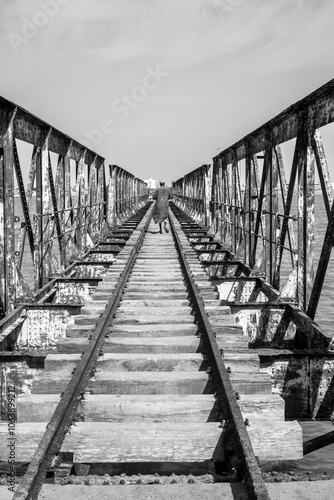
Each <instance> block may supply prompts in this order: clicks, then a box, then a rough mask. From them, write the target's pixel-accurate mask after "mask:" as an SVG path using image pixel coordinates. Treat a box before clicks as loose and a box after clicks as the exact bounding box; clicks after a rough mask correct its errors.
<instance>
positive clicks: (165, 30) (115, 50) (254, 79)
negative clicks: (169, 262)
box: [0, 0, 334, 183]
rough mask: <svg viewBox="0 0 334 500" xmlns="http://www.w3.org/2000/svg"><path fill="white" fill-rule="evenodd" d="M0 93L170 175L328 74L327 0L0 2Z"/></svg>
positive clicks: (149, 171) (129, 163)
mask: <svg viewBox="0 0 334 500" xmlns="http://www.w3.org/2000/svg"><path fill="white" fill-rule="evenodd" d="M0 6H1V7H0V30H1V34H0V57H1V73H0V94H2V96H3V97H5V98H7V99H9V100H11V101H14V102H15V103H17V104H19V105H20V106H22V107H24V108H26V109H28V110H29V111H30V112H32V113H33V114H35V115H37V116H39V117H40V118H42V119H44V120H45V121H47V122H49V123H50V124H51V125H53V126H55V127H57V128H59V129H60V130H62V131H63V132H65V133H67V134H69V135H71V136H72V137H74V138H75V139H77V140H78V141H80V142H84V143H85V144H86V145H87V146H90V147H91V148H92V149H94V150H95V151H97V152H98V153H99V154H101V155H102V156H104V157H105V158H106V159H107V161H108V162H109V163H114V164H118V165H120V166H121V167H123V168H125V169H126V170H129V171H130V172H132V173H133V174H135V175H136V176H138V177H140V178H141V179H147V178H149V177H153V178H157V179H165V180H166V181H167V182H168V183H169V182H170V181H172V180H176V179H178V178H179V177H180V176H182V175H184V174H186V173H187V172H189V171H190V170H193V169H194V168H197V167H198V166H200V165H201V164H203V163H209V162H210V161H211V158H212V157H213V156H215V155H216V154H217V153H218V152H219V150H221V149H224V148H226V147H228V146H229V145H231V144H233V143H234V142H235V141H237V140H238V139H240V138H241V137H243V136H244V135H245V134H247V133H248V132H251V131H252V130H253V129H255V128H256V127H258V126H259V125H261V124H262V123H263V122H265V121H267V120H269V119H270V118H272V117H273V116H274V115H275V114H277V113H278V112H279V111H281V110H282V109H284V108H285V107H287V106H289V105H290V104H292V103H293V102H295V101H297V100H299V99H300V98H302V97H303V96H305V95H307V94H308V93H310V92H311V91H313V90H315V89H316V88H317V87H319V86H321V85H322V84H324V83H325V82H327V81H328V80H330V79H331V78H333V77H334V70H333V48H334V43H333V42H334V29H333V19H334V2H333V1H332V0H29V1H28V0H0Z"/></svg>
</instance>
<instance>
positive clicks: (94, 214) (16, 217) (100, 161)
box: [0, 97, 147, 319]
mask: <svg viewBox="0 0 334 500" xmlns="http://www.w3.org/2000/svg"><path fill="white" fill-rule="evenodd" d="M146 198H147V185H146V183H144V182H143V181H141V180H140V179H138V178H136V177H134V176H133V175H132V174H130V173H129V172H127V171H125V170H123V169H122V168H120V167H118V166H116V165H110V166H109V165H107V164H106V160H105V159H104V158H102V157H101V156H100V155H98V154H96V153H95V152H94V151H91V150H89V149H87V148H86V147H85V146H83V145H82V144H79V143H78V142H77V141H75V140H74V139H72V138H71V137H69V136H68V135H66V134H64V133H62V132H60V131H59V130H57V129H55V128H53V127H52V126H51V125H49V124H47V123H45V122H44V121H42V120H40V119H39V118H37V117H35V116H33V115H32V114H31V113H29V112H28V111H26V110H24V109H22V108H21V107H19V106H17V105H15V104H14V103H12V102H9V101H7V100H6V99H4V98H2V97H0V260H1V262H2V263H3V265H1V266H0V319H1V318H2V317H4V316H5V315H6V314H7V313H8V312H10V311H12V310H13V309H14V308H15V307H16V306H17V305H18V304H19V303H21V302H23V301H26V300H27V299H28V300H32V299H33V290H34V291H37V290H38V289H39V288H40V287H41V286H43V285H44V284H45V283H46V282H47V281H48V280H49V279H50V278H51V277H52V276H55V275H59V274H61V273H62V272H64V270H65V269H66V268H67V267H68V266H69V264H70V263H71V262H72V261H73V260H75V259H80V258H81V257H82V256H83V255H84V253H85V252H86V251H87V250H88V249H89V248H93V247H94V245H95V244H96V243H97V241H98V240H100V239H101V238H102V237H103V236H106V235H108V234H109V233H110V230H111V229H113V228H114V227H115V226H116V225H118V224H120V223H121V222H122V221H123V220H125V219H126V218H128V217H129V216H130V215H131V214H133V213H134V212H135V211H136V210H137V209H138V208H139V207H140V206H142V204H143V203H144V201H145V200H146ZM28 269H31V270H34V271H33V272H31V273H30V275H27V272H28V271H27V270H28Z"/></svg>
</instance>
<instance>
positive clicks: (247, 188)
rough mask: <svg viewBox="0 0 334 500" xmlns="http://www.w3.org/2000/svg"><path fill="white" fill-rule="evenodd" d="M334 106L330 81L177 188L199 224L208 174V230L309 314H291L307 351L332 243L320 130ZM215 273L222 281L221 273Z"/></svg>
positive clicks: (234, 270)
mask: <svg viewBox="0 0 334 500" xmlns="http://www.w3.org/2000/svg"><path fill="white" fill-rule="evenodd" d="M333 103H334V80H331V81H330V82H328V83H327V84H325V85H324V86H323V87H321V88H319V89H318V90H316V91H315V92H313V93H312V94H310V95H309V96H307V97H306V98H304V99H302V100H300V101H298V102H297V103H296V104H295V105H293V106H290V107H289V108H288V109H286V110H285V111H283V112H282V113H281V114H279V115H277V116H276V117H275V118H273V119H272V120H270V121H269V122H267V123H265V124H264V125H262V126H261V127H259V128H258V129H256V130H255V131H253V132H251V133H250V134H248V135H247V136H245V137H244V138H242V139H241V140H240V141H238V142H237V143H235V144H233V145H231V146H230V147H228V148H227V149H225V150H224V151H222V152H221V153H219V154H218V155H217V156H216V157H214V158H213V165H212V168H211V169H210V167H209V166H207V165H204V166H203V167H200V168H197V169H196V170H194V171H192V172H190V173H189V174H187V175H185V176H184V177H182V178H181V179H179V180H177V181H175V182H174V184H173V185H174V197H175V200H176V203H177V205H178V206H179V207H181V208H183V209H184V210H185V211H186V212H187V214H188V215H190V216H191V217H192V218H193V219H194V220H196V221H201V222H202V219H203V218H202V214H203V206H204V205H203V203H202V204H201V203H200V202H199V200H201V198H203V186H204V185H205V180H206V178H207V177H210V179H211V183H210V184H211V191H210V192H206V196H209V203H208V204H205V207H209V213H207V214H206V216H205V217H206V220H207V221H209V225H210V229H209V233H210V234H213V235H215V239H216V241H220V242H221V244H222V249H225V250H228V251H230V252H231V255H233V259H234V260H237V261H241V262H243V263H244V264H245V265H246V266H248V267H249V268H250V269H251V270H252V273H253V275H254V276H256V275H257V276H258V275H261V276H263V277H264V278H265V281H266V283H268V284H270V285H271V286H272V287H273V288H274V289H276V290H277V292H278V294H277V297H276V299H274V300H278V301H281V300H288V301H291V302H293V303H295V304H296V305H297V306H298V308H299V309H300V311H302V312H303V313H305V314H307V315H308V316H309V320H308V321H307V320H306V319H305V317H304V316H303V314H299V316H298V314H297V313H296V311H294V313H293V315H292V319H293V320H298V321H296V322H295V324H296V326H297V328H298V331H297V336H296V338H297V337H298V343H299V345H303V346H304V347H306V346H310V345H311V344H312V342H313V343H314V345H316V344H317V343H318V340H319V335H318V334H317V333H316V331H319V329H318V327H317V325H316V324H315V323H314V322H313V323H312V321H311V320H313V319H314V317H315V314H316V311H317V306H318V303H319V299H320V296H321V292H322V288H323V283H324V279H325V276H326V271H327V268H328V263H329V258H330V255H331V249H332V246H333V243H334V230H333V228H334V206H333V188H332V185H331V180H330V175H329V167H328V163H327V160H326V153H325V148H324V145H323V142H322V139H321V127H323V126H325V125H328V124H330V123H332V122H333V121H334V114H333ZM290 140H295V143H294V154H293V158H292V160H291V164H290V165H289V162H290V161H288V155H287V154H286V152H285V153H284V152H282V151H283V147H284V148H285V145H284V143H285V142H287V141H290ZM285 151H286V150H285ZM283 153H284V154H283ZM316 169H317V173H318V177H319V181H320V189H321V194H322V196H323V199H324V205H325V209H326V213H327V218H328V225H327V228H324V229H323V234H322V236H323V238H321V236H320V237H319V238H320V240H321V239H322V241H323V246H322V250H321V253H320V259H319V261H318V262H317V261H316V260H315V257H314V233H315V226H316V220H315V171H316ZM288 173H290V176H289V177H288V175H287V174H288ZM207 191H208V190H207ZM317 229H319V228H317ZM213 246H214V243H213V242H212V243H207V244H204V242H200V243H198V245H197V249H198V250H201V249H202V250H204V249H205V248H206V249H209V248H213ZM202 258H203V257H202ZM204 258H208V257H207V256H205V257H204ZM221 269H222V270H223V275H225V276H233V274H235V275H238V276H240V266H236V267H233V266H232V264H231V265H230V266H229V268H228V267H227V266H226V267H225V268H224V267H221ZM217 270H218V273H217ZM210 273H211V274H212V275H215V276H217V277H218V276H220V277H222V276H223V275H222V274H221V272H220V271H219V269H218V268H214V271H212V270H211V271H210ZM297 316H298V318H297ZM287 325H288V322H287ZM332 336H333V334H332V332H329V333H328V335H327V337H328V338H327V340H326V343H327V345H328V349H330V350H331V349H332V342H331V338H332ZM320 337H321V334H320Z"/></svg>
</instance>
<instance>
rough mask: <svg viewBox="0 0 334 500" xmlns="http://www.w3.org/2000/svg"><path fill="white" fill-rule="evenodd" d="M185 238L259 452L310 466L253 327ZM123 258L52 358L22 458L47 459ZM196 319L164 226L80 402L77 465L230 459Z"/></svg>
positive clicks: (69, 444) (23, 422) (21, 440)
mask: <svg viewBox="0 0 334 500" xmlns="http://www.w3.org/2000/svg"><path fill="white" fill-rule="evenodd" d="M180 236H181V238H182V244H183V246H184V248H185V249H186V252H187V259H188V262H189V265H190V267H191V270H192V273H193V276H194V277H195V279H196V280H197V283H198V285H199V289H200V290H201V293H202V297H203V301H204V304H205V308H206V310H207V312H208V314H209V318H210V321H211V322H212V323H213V324H214V325H216V326H217V328H218V329H219V333H218V334H217V340H218V344H219V346H220V347H221V348H222V349H223V350H224V359H225V363H226V366H228V369H229V371H230V372H231V374H230V377H231V381H232V384H233V387H234V389H235V391H237V392H238V393H239V395H240V401H239V404H240V407H241V410H242V412H243V415H244V417H245V419H246V418H247V419H248V422H249V425H248V427H247V429H248V432H249V436H250V438H251V442H252V445H253V448H254V451H255V454H256V455H257V456H258V457H259V459H260V460H285V459H289V460H291V459H298V458H301V457H302V433H301V428H300V426H299V425H298V424H297V422H285V421H284V401H283V399H282V398H281V397H280V396H278V395H275V394H272V388H271V380H270V377H269V376H268V375H267V374H263V373H260V372H259V360H258V357H257V356H256V355H255V354H253V353H250V352H249V351H248V346H247V339H246V338H245V337H244V336H243V335H242V330H241V328H240V327H238V326H237V325H236V324H235V323H234V318H233V315H232V314H231V313H230V310H229V308H228V307H226V306H222V305H220V301H219V298H218V294H217V291H216V290H215V289H214V287H213V286H212V285H211V283H210V281H209V279H208V277H207V275H206V273H205V270H204V268H203V267H202V264H201V263H200V262H199V260H198V257H197V255H196V253H195V251H193V250H192V249H191V247H190V244H189V242H188V240H187V239H186V238H185V237H184V236H182V234H181V233H180ZM125 248H126V247H125ZM126 253H127V250H124V251H123V255H126ZM123 255H122V253H121V254H120V255H119V258H118V259H117V262H116V263H115V264H114V265H113V266H112V268H111V271H109V273H108V275H107V276H106V277H105V278H104V280H103V281H102V282H101V283H100V284H99V285H98V287H97V289H96V291H95V294H94V296H93V297H92V300H91V301H89V302H87V303H86V305H85V307H84V308H83V310H82V313H81V315H79V316H77V317H76V318H75V323H74V325H72V326H71V327H69V328H68V332H67V333H68V335H67V338H66V339H64V340H62V341H60V342H59V343H58V348H57V354H49V355H48V356H47V357H46V360H45V370H42V371H40V373H39V374H38V375H37V376H35V378H34V382H33V388H32V394H29V395H24V396H21V397H20V398H19V399H18V421H19V423H18V425H17V430H16V433H17V437H18V448H17V460H19V461H27V460H29V459H30V458H31V456H32V454H33V452H34V451H35V450H36V447H37V445H38V442H39V439H40V438H41V436H42V433H43V429H44V428H45V426H46V424H45V422H47V421H48V419H49V418H50V416H51V414H52V412H53V410H54V408H55V406H56V405H57V403H58V401H59V395H60V393H61V392H62V391H63V390H64V389H65V387H66V385H67V383H68V380H69V378H70V375H71V372H72V371H73V369H74V368H75V366H76V364H77V363H78V361H79V359H80V355H81V352H82V351H83V349H84V347H85V345H87V343H88V335H89V332H90V331H91V328H92V327H93V325H94V322H95V321H96V318H97V317H98V316H99V314H101V312H102V311H103V309H104V307H105V304H106V300H107V298H108V297H109V294H110V293H111V291H112V290H113V287H114V286H115V284H116V282H117V277H118V275H119V272H120V270H121V269H122V266H123V260H124V257H123ZM193 314H194V312H193V310H192V307H191V306H190V304H189V302H188V293H187V289H186V285H185V282H184V278H183V275H182V272H181V268H180V264H179V262H178V257H177V252H176V249H175V245H174V242H173V239H172V236H171V233H168V234H163V235H160V234H156V229H155V226H154V224H153V223H152V224H151V226H150V228H149V231H148V233H147V236H146V238H145V241H144V244H143V246H142V248H141V251H140V255H139V257H138V259H137V261H136V264H135V267H134V270H133V272H132V274H131V278H130V280H129V282H128V285H127V287H126V290H125V293H124V296H123V300H122V303H121V306H120V307H119V309H118V311H117V314H116V317H115V319H114V321H113V325H112V326H111V327H110V329H109V338H107V339H106V343H105V345H104V348H103V355H101V356H100V358H99V361H98V368H97V371H96V373H95V374H94V377H93V378H92V379H91V380H90V382H89V385H88V387H87V393H86V395H85V398H84V399H83V401H82V402H81V404H80V408H79V412H78V415H77V417H78V418H77V420H79V422H77V423H76V425H75V427H72V429H71V432H70V433H69V434H68V435H67V436H66V438H65V442H64V444H63V447H62V451H63V452H72V453H74V459H73V460H74V463H78V464H80V463H93V462H94V463H96V462H101V463H110V464H111V463H115V462H119V463H123V462H139V463H140V462H171V461H174V462H177V463H179V462H200V463H203V462H206V461H208V462H209V461H212V460H214V461H217V462H223V461H224V460H225V453H226V450H225V449H224V447H223V445H222V436H223V434H224V432H223V428H222V425H221V420H222V419H223V418H224V415H222V414H221V410H220V409H219V408H218V405H217V403H216V401H215V397H214V392H215V387H214V382H213V380H212V377H211V375H210V373H209V370H208V359H207V355H206V353H205V352H204V351H203V345H202V342H201V339H200V337H199V336H198V333H199V332H198V329H197V326H196V324H195V323H194V315H193ZM1 431H2V432H3V431H5V429H3V428H2V427H1ZM0 452H3V450H1V446H0Z"/></svg>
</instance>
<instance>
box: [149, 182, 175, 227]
mask: <svg viewBox="0 0 334 500" xmlns="http://www.w3.org/2000/svg"><path fill="white" fill-rule="evenodd" d="M171 197H172V196H171V194H170V191H169V188H168V187H167V186H165V183H164V182H163V181H160V187H159V188H158V189H157V190H156V191H155V193H154V195H153V199H154V200H156V201H155V207H154V210H153V220H154V222H155V223H156V224H159V227H160V234H162V223H164V229H165V231H166V233H168V232H169V231H168V228H167V217H168V207H169V203H168V200H169V199H170V198H171Z"/></svg>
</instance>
